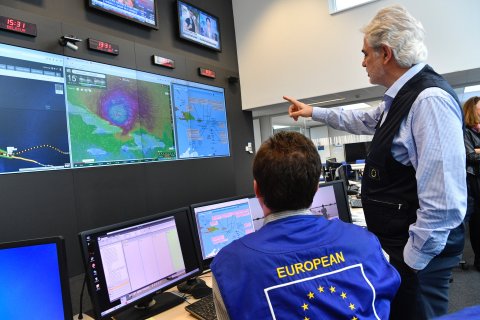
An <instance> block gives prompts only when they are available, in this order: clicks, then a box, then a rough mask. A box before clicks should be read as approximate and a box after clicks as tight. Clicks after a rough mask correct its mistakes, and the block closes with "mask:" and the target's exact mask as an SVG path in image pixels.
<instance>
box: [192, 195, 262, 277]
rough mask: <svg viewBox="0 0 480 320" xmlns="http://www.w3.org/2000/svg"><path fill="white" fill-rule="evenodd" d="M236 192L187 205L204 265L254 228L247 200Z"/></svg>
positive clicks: (247, 197) (206, 267) (247, 198)
mask: <svg viewBox="0 0 480 320" xmlns="http://www.w3.org/2000/svg"><path fill="white" fill-rule="evenodd" d="M252 198H253V197H252V196H235V197H230V198H224V199H218V200H213V201H208V202H202V203H197V204H193V205H191V206H190V208H191V212H192V218H193V220H194V225H195V234H196V237H195V239H196V247H197V251H198V252H199V255H200V256H201V258H202V265H203V268H204V269H208V268H209V267H210V263H211V261H212V260H213V258H214V257H215V256H216V254H217V253H218V252H219V251H220V249H222V248H223V247H225V246H226V245H228V244H230V243H231V242H232V241H234V240H236V239H239V238H241V237H243V236H244V235H246V234H249V233H252V232H254V231H255V228H254V223H253V217H252V212H251V209H250V203H251V201H254V200H250V199H252Z"/></svg>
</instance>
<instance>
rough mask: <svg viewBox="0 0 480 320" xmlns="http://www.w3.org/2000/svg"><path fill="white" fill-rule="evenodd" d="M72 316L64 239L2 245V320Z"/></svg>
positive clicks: (0, 253) (0, 270) (43, 239)
mask: <svg viewBox="0 0 480 320" xmlns="http://www.w3.org/2000/svg"><path fill="white" fill-rule="evenodd" d="M72 317H73V315H72V305H71V300H70V288H69V280H68V271H67V260H66V253H65V243H64V240H63V238H61V237H49V238H41V239H32V240H23V241H16V242H8V243H1V244H0V319H10V320H15V319H65V320H66V319H68V320H71V319H72Z"/></svg>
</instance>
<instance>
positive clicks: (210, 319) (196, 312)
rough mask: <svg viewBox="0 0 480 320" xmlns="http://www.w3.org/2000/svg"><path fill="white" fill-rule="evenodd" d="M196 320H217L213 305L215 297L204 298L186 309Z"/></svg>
mask: <svg viewBox="0 0 480 320" xmlns="http://www.w3.org/2000/svg"><path fill="white" fill-rule="evenodd" d="M185 310H187V311H188V312H190V313H191V314H192V315H193V316H194V317H195V318H198V319H200V320H217V314H216V312H215V305H214V304H213V295H211V294H209V295H208V296H205V297H203V298H202V299H200V300H198V301H195V302H194V303H192V304H189V305H188V306H186V307H185Z"/></svg>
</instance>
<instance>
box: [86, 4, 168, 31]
mask: <svg viewBox="0 0 480 320" xmlns="http://www.w3.org/2000/svg"><path fill="white" fill-rule="evenodd" d="M93 1H94V0H87V4H88V7H89V8H92V9H94V10H98V11H101V12H106V13H108V14H111V15H113V16H116V17H119V18H122V19H124V20H128V21H131V22H133V23H135V24H139V25H142V26H145V27H149V28H152V29H155V30H158V29H159V24H158V8H157V4H158V1H157V0H152V1H153V8H154V10H155V24H154V25H153V24H150V23H145V22H142V21H139V20H136V19H133V18H130V17H128V16H125V15H122V14H119V13H117V12H115V11H112V10H107V9H104V8H102V7H100V6H96V5H95V4H94V3H93Z"/></svg>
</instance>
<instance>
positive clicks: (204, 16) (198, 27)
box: [177, 0, 222, 51]
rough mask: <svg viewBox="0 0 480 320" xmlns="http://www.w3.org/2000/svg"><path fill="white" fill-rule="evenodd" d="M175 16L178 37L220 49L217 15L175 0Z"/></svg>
mask: <svg viewBox="0 0 480 320" xmlns="http://www.w3.org/2000/svg"><path fill="white" fill-rule="evenodd" d="M177 16H178V29H179V35H180V38H182V39H185V40H189V41H192V42H194V43H197V44H199V45H202V46H205V47H207V48H210V49H213V50H217V51H221V50H222V46H221V42H220V24H219V20H218V18H217V17H215V16H214V15H212V14H210V13H208V12H205V11H203V10H201V9H199V8H197V7H195V6H192V5H191V4H189V3H186V2H184V1H180V0H177Z"/></svg>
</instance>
